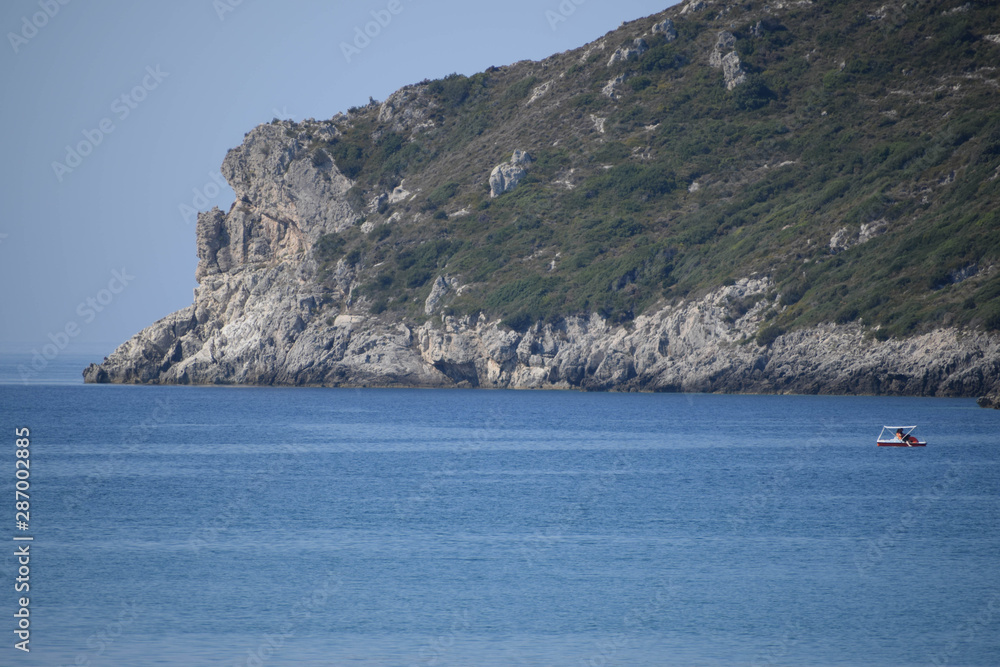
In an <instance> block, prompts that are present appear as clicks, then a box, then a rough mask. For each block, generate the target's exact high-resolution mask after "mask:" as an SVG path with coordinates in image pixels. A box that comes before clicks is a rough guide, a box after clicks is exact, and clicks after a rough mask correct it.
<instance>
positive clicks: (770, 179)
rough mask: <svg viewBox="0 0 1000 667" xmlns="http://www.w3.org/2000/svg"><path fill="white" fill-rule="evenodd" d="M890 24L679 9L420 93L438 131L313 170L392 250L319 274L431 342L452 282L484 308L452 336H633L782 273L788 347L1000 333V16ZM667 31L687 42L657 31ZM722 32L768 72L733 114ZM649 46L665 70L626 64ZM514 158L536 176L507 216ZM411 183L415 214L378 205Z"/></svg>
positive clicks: (337, 152)
mask: <svg viewBox="0 0 1000 667" xmlns="http://www.w3.org/2000/svg"><path fill="white" fill-rule="evenodd" d="M869 5H870V3H860V2H843V1H834V0H814V2H812V3H810V4H804V5H794V6H792V7H788V8H786V9H783V10H780V11H776V12H768V11H766V10H765V9H764V6H765V5H764V3H762V2H750V3H744V4H741V5H731V6H728V8H727V9H726V10H725V12H724V14H722V13H720V10H722V9H723V7H724V6H723V5H722V4H713V5H708V6H707V8H706V9H704V10H703V11H701V12H689V13H686V14H684V15H680V14H679V12H678V11H677V10H676V9H672V10H668V11H667V12H664V13H663V14H661V15H658V16H656V17H650V18H647V19H643V20H640V21H635V22H632V23H629V24H626V25H624V26H622V27H621V28H620V29H618V30H616V31H614V32H612V33H609V34H608V35H606V36H605V38H603V40H599V42H597V43H595V44H593V45H590V46H588V47H585V48H583V49H579V50H576V51H571V52H566V53H562V54H559V55H556V56H553V57H551V58H549V59H547V60H545V61H542V62H537V63H536V62H524V63H518V64H516V65H513V66H510V67H505V68H491V69H490V70H488V71H486V72H483V73H481V74H477V75H475V76H472V77H465V76H461V75H457V74H456V75H451V76H449V77H445V78H444V79H440V80H437V81H428V82H424V83H422V84H419V85H418V86H416V87H415V88H414V90H415V91H416V93H417V94H416V95H415V99H414V100H413V101H411V102H410V104H411V105H412V106H413V108H414V109H418V110H420V111H421V112H422V113H423V114H424V118H423V120H422V121H421V123H420V124H418V125H411V126H406V127H402V129H400V126H398V125H395V124H394V121H392V120H386V121H384V122H380V121H379V120H378V118H379V111H380V108H379V106H378V105H377V104H370V105H368V106H366V107H361V108H356V109H352V110H351V112H350V113H349V114H347V115H346V116H340V117H338V118H337V119H334V120H333V121H328V123H332V124H334V125H335V126H336V128H337V130H338V133H339V134H338V136H337V138H336V139H334V140H332V141H326V142H315V143H314V145H313V146H312V148H313V151H314V157H313V159H314V160H319V161H320V162H322V160H323V159H325V156H328V157H329V159H332V160H333V161H334V163H336V165H337V166H338V168H339V169H340V170H341V171H342V172H343V173H344V174H345V175H347V176H348V177H349V178H351V179H352V180H354V181H355V185H354V187H353V188H352V190H351V195H352V203H353V205H355V207H356V208H357V210H358V211H359V212H364V215H365V221H366V222H368V223H369V224H368V225H365V228H370V229H371V231H369V232H368V233H365V232H363V231H362V230H361V227H360V226H357V227H355V228H352V229H350V230H348V231H347V232H344V233H341V234H338V235H330V236H328V237H324V238H323V239H321V241H320V243H319V244H317V246H316V248H315V249H314V252H315V255H316V257H317V259H318V260H319V262H320V264H321V266H322V267H325V268H326V269H329V268H330V267H331V266H332V264H333V263H335V262H337V261H340V260H341V259H344V260H346V261H348V262H349V263H351V264H353V265H354V266H355V268H356V269H357V271H358V273H359V275H360V276H361V277H362V280H363V283H364V284H363V287H362V289H361V290H359V291H358V292H357V293H356V295H355V296H356V297H358V298H361V299H363V300H365V302H366V303H367V304H368V305H369V307H370V308H371V309H372V310H373V311H374V312H383V311H389V313H396V314H405V315H407V316H408V317H411V318H417V319H419V318H421V317H422V313H423V311H422V304H423V301H424V299H425V298H426V297H427V294H428V293H429V290H430V286H431V283H432V282H433V280H434V278H435V277H436V276H438V275H443V274H448V275H454V276H457V277H458V278H459V280H460V282H461V283H462V284H464V285H468V286H469V288H468V289H466V290H463V292H462V294H461V295H460V296H456V297H454V298H453V299H452V300H451V301H449V302H448V311H447V312H448V313H453V314H475V313H477V312H486V313H488V314H489V315H490V316H495V317H502V318H504V320H505V321H506V322H507V324H509V325H510V326H511V327H514V328H523V327H526V326H530V325H531V324H533V323H534V322H538V321H546V320H548V321H554V320H558V319H559V318H560V317H563V316H566V315H569V314H582V313H591V312H597V313H599V314H600V315H601V316H603V317H606V318H609V319H611V320H613V321H616V322H628V321H629V320H631V319H632V318H634V317H636V316H637V315H638V314H640V313H641V312H643V310H645V309H646V308H649V307H650V306H652V305H654V304H657V303H663V302H670V301H675V300H678V299H682V298H687V297H692V296H697V295H699V294H702V293H704V292H705V291H707V290H709V289H711V288H713V287H717V286H719V285H722V284H725V283H727V282H730V281H733V280H735V279H738V278H740V277H743V276H747V275H751V274H759V275H767V276H770V277H771V278H772V279H773V281H774V284H775V290H776V295H780V303H781V304H782V308H781V309H780V310H776V311H773V312H771V313H769V321H768V323H767V325H766V330H762V332H761V336H763V337H764V338H767V337H770V336H774V335H776V334H775V333H774V332H776V331H779V332H780V331H785V330H790V329H794V328H795V327H801V326H805V325H813V324H816V323H819V322H838V323H847V322H853V321H857V322H861V323H862V324H864V325H865V326H866V327H869V328H870V329H871V331H872V333H873V335H876V336H878V337H880V338H884V337H887V336H890V335H891V336H906V335H910V334H913V333H917V332H921V331H925V330H929V329H932V328H935V327H939V326H946V325H950V326H961V327H967V328H977V329H986V330H996V329H1000V271H998V266H997V265H998V259H1000V219H998V215H1000V108H998V106H997V105H996V104H995V100H996V97H997V94H998V80H1000V70H998V69H997V63H998V62H1000V44H998V43H996V42H995V41H992V40H989V39H986V36H987V35H993V34H996V33H1000V6H997V5H996V4H995V3H990V2H986V1H985V0H980V1H977V2H964V1H963V0H945V1H943V2H933V3H931V2H916V3H908V4H906V5H905V7H903V8H888V6H887V7H886V8H883V9H881V10H879V11H878V12H876V13H872V12H874V10H873V9H871V8H870V7H869ZM666 17H670V18H672V19H673V21H674V23H675V26H676V28H677V31H678V33H679V36H678V38H677V39H676V40H673V41H668V40H667V39H666V38H665V37H664V36H663V35H662V34H649V29H650V27H651V26H652V25H653V24H654V23H655V22H658V21H660V20H662V19H663V18H666ZM731 26H735V27H731ZM720 30H730V31H731V32H732V33H733V34H734V35H735V37H736V47H735V49H736V52H737V53H738V55H739V57H740V60H741V62H742V65H743V68H744V70H745V72H746V74H747V80H746V82H745V83H743V84H742V85H740V86H737V87H736V88H735V89H734V90H732V91H730V90H727V89H726V86H725V84H724V80H723V74H722V71H721V69H718V68H713V67H710V66H709V65H708V60H709V54H710V53H711V51H712V49H713V48H714V47H715V43H716V40H717V36H718V33H719V31H720ZM638 36H644V39H645V41H646V43H647V46H648V50H647V51H646V52H645V53H642V54H641V55H639V56H635V55H633V56H631V57H630V58H629V59H628V60H626V61H624V62H618V63H615V64H614V65H611V66H609V65H608V61H609V58H610V56H611V54H612V52H614V50H615V49H616V48H618V47H619V46H623V45H631V44H632V40H633V39H635V38H636V37H638ZM602 45H603V48H602ZM618 75H624V80H623V82H622V83H620V84H619V85H618V86H617V87H616V94H617V99H612V98H610V97H609V96H607V95H606V94H604V93H603V92H602V89H603V88H604V87H605V86H606V85H607V84H608V82H609V80H610V79H613V78H614V77H616V76H618ZM546 86H547V89H546ZM314 129H315V128H313V127H311V125H310V124H309V123H303V124H299V125H297V126H296V127H295V128H294V129H293V130H291V132H292V133H293V134H296V136H304V137H305V138H306V139H307V140H308V138H309V136H311V133H312V132H313V130H314ZM514 149H523V150H527V151H528V152H529V153H531V155H532V156H533V158H534V162H533V163H532V164H531V165H530V167H529V171H528V175H527V177H526V178H525V179H524V180H523V181H522V183H521V184H520V185H519V187H518V188H517V189H515V190H514V191H512V192H510V193H507V194H504V195H501V196H500V197H497V198H491V197H490V192H489V185H488V179H489V173H490V171H491V169H492V168H493V167H494V166H495V165H497V164H500V163H501V162H505V161H507V160H508V159H510V155H511V153H512V151H513V150H514ZM404 179H405V188H406V189H407V190H408V191H410V192H413V193H415V196H414V197H412V198H409V199H407V200H405V201H401V202H397V203H395V204H389V203H388V202H387V201H386V200H385V199H383V200H381V201H377V200H376V198H377V197H378V196H379V195H380V194H383V193H388V192H391V191H392V189H393V188H394V187H396V186H397V185H399V184H400V183H401V182H403V180H404ZM373 201H376V202H377V203H375V204H372V202H373ZM838 232H839V238H840V239H841V242H840V243H833V244H831V241H832V240H833V239H834V237H835V236H838ZM869 236H870V238H868V237H869ZM859 240H863V241H864V242H858V241H859ZM320 275H325V274H324V273H323V272H322V271H321V273H320ZM759 338H760V336H759Z"/></svg>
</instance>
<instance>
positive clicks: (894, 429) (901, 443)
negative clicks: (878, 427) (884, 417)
mask: <svg viewBox="0 0 1000 667" xmlns="http://www.w3.org/2000/svg"><path fill="white" fill-rule="evenodd" d="M915 428H917V427H916V426H883V427H882V432H881V433H879V436H878V440H876V441H875V444H876V445H878V446H879V447H926V446H927V441H926V440H918V439H917V438H916V436H913V435H910V434H911V433H913V429H915ZM899 434H901V435H902V437H900V435H899Z"/></svg>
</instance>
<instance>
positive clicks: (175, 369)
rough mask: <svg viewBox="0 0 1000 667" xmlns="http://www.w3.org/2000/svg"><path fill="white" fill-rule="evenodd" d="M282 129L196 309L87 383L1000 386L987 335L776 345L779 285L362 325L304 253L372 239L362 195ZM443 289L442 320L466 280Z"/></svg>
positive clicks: (214, 234) (135, 344) (209, 246)
mask: <svg viewBox="0 0 1000 667" xmlns="http://www.w3.org/2000/svg"><path fill="white" fill-rule="evenodd" d="M280 130H281V128H280V127H277V128H276V127H275V126H263V127H260V128H257V129H255V130H254V131H253V132H251V133H250V134H249V135H248V136H247V138H246V141H245V142H244V144H243V146H241V147H240V148H238V149H235V150H233V151H231V152H230V153H229V155H228V156H227V157H226V161H225V163H224V165H223V167H224V173H225V174H226V177H227V178H228V179H229V180H230V182H231V183H232V184H233V187H234V189H235V190H236V192H237V196H238V201H237V202H236V204H234V206H233V207H232V209H231V210H230V211H229V213H228V214H225V213H222V212H221V211H219V210H218V209H214V210H212V211H209V212H207V213H203V214H201V216H200V217H199V220H198V228H197V229H198V255H199V258H200V260H201V261H200V263H199V265H198V269H197V277H198V279H199V281H200V285H199V287H198V288H197V289H196V290H195V299H194V303H193V304H192V305H191V306H189V307H187V308H185V309H183V310H180V311H178V312H176V313H174V314H172V315H170V316H168V317H166V318H164V319H162V320H160V321H159V322H156V323H155V324H153V325H152V326H150V327H148V328H147V329H145V330H143V331H141V332H140V333H138V334H137V335H136V336H134V337H133V338H132V339H131V340H129V341H128V342H126V343H124V344H123V345H122V346H121V347H120V348H118V350H116V351H115V353H114V354H113V355H111V357H109V358H108V359H107V360H106V361H105V362H104V363H102V364H100V365H91V366H90V367H89V368H88V369H87V370H86V371H85V378H86V381H88V382H117V383H163V384H189V383H190V384H280V385H325V386H375V387H387V386H405V387H453V386H459V387H493V388H519V389H523V388H532V389H546V388H559V389H569V388H581V389H590V390H626V391H629V390H641V391H701V392H704V391H716V392H756V393H775V392H777V393H831V394H842V393H865V394H904V395H919V396H924V395H927V396H976V395H980V394H983V393H986V392H987V391H988V390H990V389H991V388H993V387H995V386H996V385H997V378H1000V344H998V341H997V340H996V338H995V337H990V336H987V335H985V334H975V333H964V334H963V333H961V332H959V331H957V330H949V329H942V330H938V331H935V332H933V333H930V334H925V335H921V336H916V337H913V338H910V339H906V340H887V341H881V342H879V341H877V340H874V339H873V338H872V337H871V336H865V333H864V330H863V328H862V327H860V326H858V325H834V324H828V325H823V326H820V327H815V328H811V329H805V330H798V331H793V332H790V333H777V332H775V334H776V335H773V336H772V337H770V338H771V339H766V340H763V341H759V340H758V332H759V331H760V330H761V327H762V326H763V325H765V324H766V318H767V317H769V316H772V317H773V313H774V312H776V311H780V310H781V309H782V308H783V306H781V305H780V303H779V301H778V297H777V295H776V294H775V292H774V291H773V285H772V283H771V281H770V280H769V279H768V278H766V277H752V278H744V279H741V280H739V281H737V282H736V284H734V285H729V286H725V287H721V288H719V289H716V290H714V291H712V292H711V293H709V294H708V295H706V296H704V297H703V298H700V299H696V300H689V301H684V302H682V303H680V304H677V305H673V306H663V307H660V308H657V309H654V310H652V311H651V312H649V313H647V314H644V315H640V316H639V317H637V318H636V319H635V320H634V321H633V322H631V323H630V324H629V325H628V326H615V325H612V324H610V323H609V322H607V321H605V320H603V319H601V318H600V317H598V316H597V315H591V316H590V317H567V318H563V319H562V320H560V321H559V322H558V323H556V324H552V323H548V324H542V323H538V324H535V325H534V326H532V327H530V328H529V329H528V330H527V331H524V332H517V331H514V330H512V329H510V328H509V327H507V326H504V325H503V324H501V322H500V321H499V320H489V319H488V318H487V317H486V316H485V315H480V316H479V317H477V318H471V317H452V316H444V317H435V318H432V319H430V320H428V321H425V322H424V323H422V324H417V323H415V322H412V321H405V320H395V319H392V318H388V317H385V316H379V315H373V314H370V313H368V312H365V309H364V308H360V307H359V308H357V309H355V308H352V304H353V301H352V296H351V293H352V291H353V290H354V288H355V287H356V276H355V275H354V272H353V270H352V269H351V268H350V267H349V266H348V264H347V262H346V261H345V260H341V261H340V262H338V264H337V267H336V270H335V271H334V275H333V277H332V280H328V281H327V282H326V283H325V286H322V287H321V286H320V285H319V284H318V283H317V281H316V270H317V265H316V262H315V261H314V260H313V259H312V258H311V256H310V254H309V253H308V252H304V250H305V249H307V248H310V247H311V245H312V244H314V243H315V242H316V239H318V238H319V237H320V236H321V234H323V233H325V232H327V231H328V230H337V229H343V228H345V227H347V226H350V225H352V224H354V223H356V222H357V217H356V216H355V215H354V214H353V213H352V211H351V208H350V206H348V205H347V204H346V203H345V201H344V196H345V193H346V191H347V189H348V188H349V186H350V182H349V181H348V180H347V179H346V178H345V177H344V176H343V175H342V174H341V173H340V172H339V171H338V170H337V168H336V167H335V166H334V165H333V164H332V163H327V164H325V165H321V166H319V167H316V166H314V165H312V163H311V162H309V161H305V164H304V163H303V161H298V162H296V161H295V159H294V158H295V155H296V154H297V152H298V151H300V150H301V147H300V146H299V145H298V144H297V141H296V140H295V139H294V138H289V137H287V136H285V133H284V132H282V131H280ZM265 142H266V143H265ZM262 147H269V149H268V148H263V149H262ZM289 164H290V165H292V168H288V169H287V170H286V169H285V167H286V166H287V165H289ZM251 174H257V175H258V176H257V177H254V176H252V175H251ZM331 284H332V285H333V288H332V289H331V287H330V285H331ZM435 287H436V289H432V292H431V294H430V295H429V297H428V300H427V304H425V307H426V309H427V310H428V311H429V312H431V313H434V312H435V311H438V310H440V307H439V305H438V303H439V301H440V300H441V294H442V293H447V292H449V291H455V290H456V281H454V280H452V281H451V282H449V281H447V280H446V279H445V278H444V277H442V276H439V277H438V279H437V280H436V281H435ZM457 289H458V290H460V289H461V287H460V286H458V287H457Z"/></svg>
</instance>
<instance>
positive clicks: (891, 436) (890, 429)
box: [878, 426, 917, 442]
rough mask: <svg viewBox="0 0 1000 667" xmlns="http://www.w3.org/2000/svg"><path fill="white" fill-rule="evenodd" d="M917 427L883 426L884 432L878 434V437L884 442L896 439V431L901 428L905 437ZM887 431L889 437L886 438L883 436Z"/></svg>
mask: <svg viewBox="0 0 1000 667" xmlns="http://www.w3.org/2000/svg"><path fill="white" fill-rule="evenodd" d="M915 428H917V427H916V426H883V427H882V432H881V433H879V434H878V439H879V441H883V442H888V441H889V440H895V439H896V431H899V430H902V431H903V437H904V438H905V437H906V436H908V435H910V433H912V432H913V429H915ZM886 431H888V432H889V437H888V438H884V437H883V436H884V435H885V432H886Z"/></svg>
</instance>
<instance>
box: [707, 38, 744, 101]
mask: <svg viewBox="0 0 1000 667" xmlns="http://www.w3.org/2000/svg"><path fill="white" fill-rule="evenodd" d="M735 47H736V36H735V35H733V33H731V32H729V31H728V30H723V31H721V32H719V34H718V37H717V39H716V41H715V48H714V49H713V50H712V53H711V54H709V56H708V64H709V65H711V66H712V67H721V68H722V75H723V77H724V78H725V81H726V90H732V89H733V88H735V87H736V86H739V85H740V84H743V83H746V80H747V74H746V71H744V69H743V64H742V63H741V62H740V56H739V55H738V54H737V53H736V51H735Z"/></svg>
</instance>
